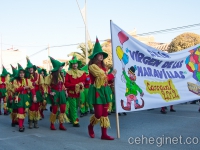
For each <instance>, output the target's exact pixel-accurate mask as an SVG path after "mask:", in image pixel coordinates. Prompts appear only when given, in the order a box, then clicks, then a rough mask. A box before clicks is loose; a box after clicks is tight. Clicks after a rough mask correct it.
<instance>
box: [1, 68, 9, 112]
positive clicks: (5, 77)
mask: <svg viewBox="0 0 200 150" xmlns="http://www.w3.org/2000/svg"><path fill="white" fill-rule="evenodd" d="M2 68H3V69H2V73H1V75H0V115H1V101H2V99H3V104H4V105H3V110H4V115H8V108H7V99H6V95H7V86H9V84H10V83H9V82H10V81H9V80H10V75H9V74H10V73H9V72H8V71H7V70H6V68H5V67H4V66H2Z"/></svg>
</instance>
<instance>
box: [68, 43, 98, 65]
mask: <svg viewBox="0 0 200 150" xmlns="http://www.w3.org/2000/svg"><path fill="white" fill-rule="evenodd" d="M93 47H94V44H93V43H92V42H91V41H88V56H90V55H91V54H92V50H93ZM77 48H78V49H80V50H81V51H82V52H81V53H80V52H71V53H70V54H69V55H68V56H73V55H76V57H77V58H78V59H79V60H80V61H81V62H82V64H83V65H86V51H85V43H81V44H80V45H79V46H78V47H77Z"/></svg>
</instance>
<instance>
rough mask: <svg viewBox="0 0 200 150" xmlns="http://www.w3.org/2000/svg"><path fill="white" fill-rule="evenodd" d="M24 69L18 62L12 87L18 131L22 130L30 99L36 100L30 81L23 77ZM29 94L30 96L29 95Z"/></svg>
mask: <svg viewBox="0 0 200 150" xmlns="http://www.w3.org/2000/svg"><path fill="white" fill-rule="evenodd" d="M25 73H26V71H25V70H24V69H23V68H22V66H21V65H20V64H18V73H17V75H16V76H15V80H14V81H13V88H14V92H15V99H14V102H15V103H16V104H17V108H18V110H17V111H18V114H17V118H18V124H19V132H24V130H25V128H24V125H23V124H24V119H25V109H27V108H29V107H30V103H31V100H33V102H34V103H36V102H37V98H36V93H35V89H34V86H33V85H32V82H31V81H30V80H29V79H27V78H26V77H25ZM30 94H31V97H30Z"/></svg>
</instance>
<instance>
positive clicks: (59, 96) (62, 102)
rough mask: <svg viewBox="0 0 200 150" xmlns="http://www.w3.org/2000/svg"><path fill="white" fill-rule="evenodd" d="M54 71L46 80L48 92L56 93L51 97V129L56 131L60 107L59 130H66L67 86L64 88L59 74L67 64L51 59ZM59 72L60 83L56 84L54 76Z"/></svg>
mask: <svg viewBox="0 0 200 150" xmlns="http://www.w3.org/2000/svg"><path fill="white" fill-rule="evenodd" d="M49 58H50V60H51V63H52V66H53V69H52V70H51V72H52V73H51V74H50V75H48V76H47V77H46V78H45V85H47V86H48V87H46V90H48V91H47V92H48V93H49V94H51V93H54V95H53V94H51V95H50V99H51V105H52V113H51V115H50V122H51V125H50V129H51V130H56V128H55V125H54V124H55V122H56V117H57V116H56V114H57V111H58V109H59V107H60V114H59V116H58V120H59V123H60V125H59V129H60V130H66V128H65V127H64V126H63V123H65V122H69V120H68V118H67V116H66V114H65V111H66V94H65V86H64V79H63V78H62V76H61V72H59V69H60V68H61V67H63V66H64V65H65V63H61V62H59V61H58V60H55V59H54V58H52V57H50V56H49ZM57 71H58V73H59V74H58V83H54V80H53V74H54V72H57Z"/></svg>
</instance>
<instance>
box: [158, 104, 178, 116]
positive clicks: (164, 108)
mask: <svg viewBox="0 0 200 150" xmlns="http://www.w3.org/2000/svg"><path fill="white" fill-rule="evenodd" d="M166 109H167V107H161V110H160V112H161V113H162V114H166V113H167V112H166ZM170 111H171V112H176V110H174V107H173V105H170Z"/></svg>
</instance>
